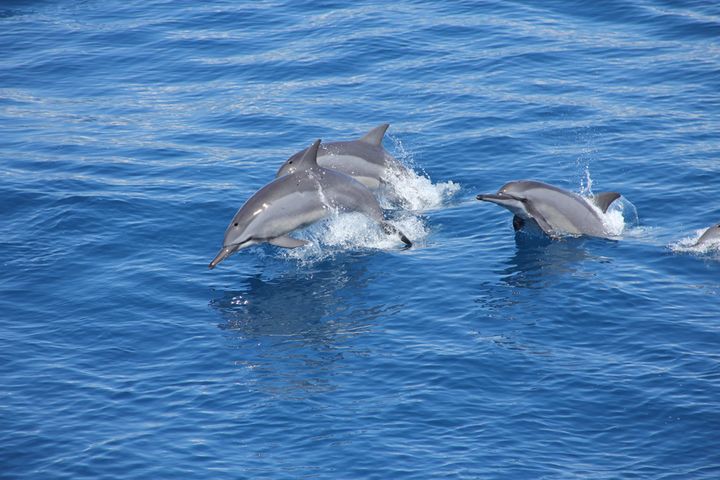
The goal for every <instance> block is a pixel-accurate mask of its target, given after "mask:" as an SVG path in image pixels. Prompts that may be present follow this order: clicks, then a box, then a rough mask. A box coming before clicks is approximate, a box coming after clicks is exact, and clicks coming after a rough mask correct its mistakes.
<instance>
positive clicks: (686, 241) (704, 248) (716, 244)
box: [668, 228, 720, 255]
mask: <svg viewBox="0 0 720 480" xmlns="http://www.w3.org/2000/svg"><path fill="white" fill-rule="evenodd" d="M706 230H707V228H701V229H699V230H695V231H694V232H693V234H692V235H690V236H688V237H685V238H682V239H680V240H678V241H677V242H675V243H671V244H670V245H668V248H670V250H672V251H673V252H675V253H695V254H699V255H702V254H706V253H714V252H720V238H716V239H714V240H710V241H707V242H703V243H702V245H698V244H697V241H698V240H699V239H700V237H701V236H702V235H703V233H705V231H706Z"/></svg>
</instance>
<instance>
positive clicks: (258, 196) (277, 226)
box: [209, 140, 412, 268]
mask: <svg viewBox="0 0 720 480" xmlns="http://www.w3.org/2000/svg"><path fill="white" fill-rule="evenodd" d="M319 146H320V140H317V141H316V142H315V143H313V144H312V146H311V147H309V148H307V149H306V150H305V153H304V154H303V156H302V157H301V158H300V159H298V161H297V162H296V163H295V168H294V172H293V173H290V174H288V175H285V176H284V177H281V178H277V179H275V180H274V181H272V182H270V183H268V184H267V185H265V186H264V187H263V188H261V189H260V190H258V191H257V192H255V194H254V195H253V196H251V197H250V198H249V199H248V200H247V201H246V202H245V204H244V205H243V206H242V207H240V210H238V212H237V213H236V214H235V216H234V217H233V219H232V220H231V221H230V224H229V225H228V227H227V229H226V230H225V238H224V239H223V247H222V248H221V249H220V252H219V253H218V254H217V256H216V257H215V258H214V259H213V261H212V262H210V265H209V267H210V268H215V266H216V265H217V264H218V263H220V262H221V261H223V260H224V259H226V258H227V257H228V256H230V255H231V254H233V253H235V252H236V251H238V250H240V249H241V248H245V247H249V246H250V245H255V244H258V243H263V242H268V243H271V244H273V245H277V246H279V247H285V248H295V247H299V246H301V245H305V244H306V243H307V242H306V241H305V240H299V239H296V238H292V237H290V236H288V233H290V232H293V231H294V230H297V229H299V228H303V227H306V226H308V225H310V224H312V223H315V222H317V221H318V220H321V219H323V218H325V217H328V216H330V215H331V214H332V213H333V210H338V211H342V212H360V213H363V214H365V215H367V216H368V217H370V218H371V219H373V220H375V221H376V222H378V223H379V224H380V226H381V227H382V228H383V230H384V231H385V232H386V233H395V234H397V235H398V236H399V237H400V240H402V241H403V242H404V243H405V244H406V245H408V246H410V245H412V244H411V242H410V240H408V239H407V237H406V236H405V235H404V234H403V233H402V232H400V231H399V230H398V229H397V228H395V227H394V226H393V225H391V224H389V223H388V222H386V221H385V218H384V217H383V212H382V209H381V208H380V205H379V204H378V201H377V199H376V198H375V195H373V193H372V192H371V191H370V190H368V189H367V188H366V187H364V186H363V185H362V184H361V183H359V182H357V181H356V180H354V179H353V178H352V177H349V176H348V175H345V174H342V173H339V172H336V171H334V170H330V169H327V168H322V167H320V166H318V164H317V154H318V147H319Z"/></svg>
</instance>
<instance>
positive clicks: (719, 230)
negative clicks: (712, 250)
mask: <svg viewBox="0 0 720 480" xmlns="http://www.w3.org/2000/svg"><path fill="white" fill-rule="evenodd" d="M715 242H720V223H718V224H717V225H713V226H712V227H710V228H708V229H707V230H705V231H704V232H703V234H702V235H700V238H698V240H697V242H695V244H694V245H693V247H703V246H706V245H708V244H709V243H715Z"/></svg>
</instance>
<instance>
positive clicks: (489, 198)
mask: <svg viewBox="0 0 720 480" xmlns="http://www.w3.org/2000/svg"><path fill="white" fill-rule="evenodd" d="M526 190H527V187H526V185H525V184H524V182H522V181H514V182H508V183H506V184H505V185H503V186H502V187H501V188H500V190H498V191H497V193H481V194H480V195H478V196H477V197H476V198H477V199H478V200H482V201H484V202H491V203H497V204H498V205H500V206H501V207H505V208H507V209H508V210H510V211H511V212H513V213H514V214H515V215H518V216H520V217H522V218H531V217H530V215H529V214H528V212H527V206H526V202H527V197H526V195H525V192H526Z"/></svg>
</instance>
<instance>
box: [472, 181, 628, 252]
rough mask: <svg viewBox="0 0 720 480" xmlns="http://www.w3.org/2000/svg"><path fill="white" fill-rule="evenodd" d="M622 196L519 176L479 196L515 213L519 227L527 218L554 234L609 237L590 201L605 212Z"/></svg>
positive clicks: (550, 234)
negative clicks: (590, 193)
mask: <svg viewBox="0 0 720 480" xmlns="http://www.w3.org/2000/svg"><path fill="white" fill-rule="evenodd" d="M619 197H620V194H619V193H616V192H604V193H599V194H597V195H594V196H592V197H588V198H585V197H581V196H580V195H578V194H576V193H573V192H569V191H567V190H563V189H562V188H558V187H556V186H554V185H549V184H547V183H543V182H537V181H534V180H519V181H514V182H509V183H506V184H505V185H503V186H502V187H501V188H500V190H498V192H497V193H488V194H480V195H478V196H477V199H478V200H483V201H486V202H492V203H497V204H498V205H500V206H502V207H505V208H507V209H508V210H510V211H511V212H512V213H514V214H515V217H514V218H513V226H514V227H515V230H519V229H520V228H522V227H523V226H524V224H525V222H535V223H536V224H537V225H538V227H540V229H541V230H542V231H543V232H544V233H545V234H546V235H548V236H549V237H552V238H557V237H560V236H563V235H588V236H591V237H603V238H608V237H609V235H608V233H607V232H606V231H605V227H604V225H603V222H602V219H601V218H600V216H599V215H598V213H597V211H595V209H593V208H592V207H591V206H590V204H589V202H592V203H593V204H594V205H595V206H597V207H598V208H599V209H600V210H601V211H602V212H603V213H605V212H606V211H607V209H608V207H609V206H610V204H611V203H612V202H614V201H615V200H616V199H618V198H619Z"/></svg>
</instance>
